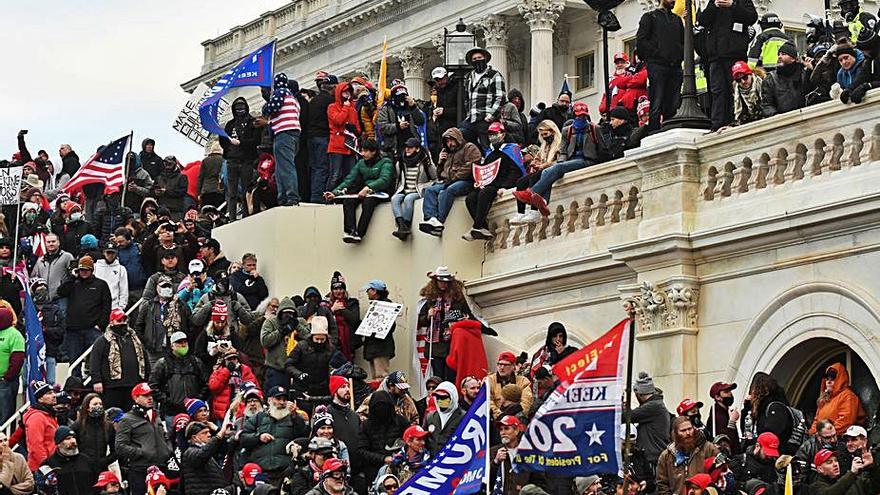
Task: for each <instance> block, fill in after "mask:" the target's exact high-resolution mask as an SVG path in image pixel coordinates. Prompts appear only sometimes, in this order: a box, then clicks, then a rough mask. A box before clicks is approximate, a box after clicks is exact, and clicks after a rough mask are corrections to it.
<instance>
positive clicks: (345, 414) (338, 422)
mask: <svg viewBox="0 0 880 495" xmlns="http://www.w3.org/2000/svg"><path fill="white" fill-rule="evenodd" d="M355 407H357V405H355ZM327 412H328V413H330V416H332V417H333V436H334V437H335V438H336V439H337V440H339V441H341V442H342V443H344V444H345V446H346V447H348V452H349V457H351V462H352V464H353V465H352V470H356V469H357V467H358V461H359V460H360V458H359V456H358V455H355V454H356V453H357V451H358V448H359V445H360V444H359V442H360V438H359V434H360V429H361V420H360V417H359V416H358V415H357V413H356V412H354V411H352V410H351V409H350V408H349V407H348V405H345V406H343V405H340V404H337V403H336V402H331V403H330V405H329V406H327Z"/></svg>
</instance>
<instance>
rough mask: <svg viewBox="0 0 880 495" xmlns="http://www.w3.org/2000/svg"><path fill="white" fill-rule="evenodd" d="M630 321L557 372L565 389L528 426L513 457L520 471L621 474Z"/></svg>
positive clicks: (559, 388)
mask: <svg viewBox="0 0 880 495" xmlns="http://www.w3.org/2000/svg"><path fill="white" fill-rule="evenodd" d="M631 330H632V329H631V320H628V319H627V320H624V321H622V322H620V323H618V324H617V325H616V326H615V327H614V328H612V329H611V330H609V331H608V332H607V333H605V334H604V335H602V336H601V337H599V338H598V339H597V340H596V341H594V342H592V343H591V344H589V345H587V346H586V347H584V348H583V349H581V350H580V351H578V352H576V353H574V354H572V355H571V356H569V357H568V358H566V359H565V360H563V361H561V362H560V363H559V364H558V365H557V366H556V367H554V368H553V372H554V374H556V375H557V376H559V378H560V385H559V387H557V388H556V390H555V391H553V394H551V395H550V398H549V399H547V401H546V402H545V403H544V404H543V405H542V406H541V407H540V409H538V412H537V413H535V417H534V418H533V419H532V420H531V421H530V422H529V425H528V427H527V429H526V432H525V434H523V437H522V439H521V440H520V443H519V446H518V447H517V449H516V453H515V454H514V456H513V468H514V470H516V471H517V472H523V471H542V472H545V473H550V474H557V475H561V476H589V475H591V474H599V473H616V472H618V471H619V470H620V466H621V461H622V456H621V452H620V442H619V441H618V440H617V439H618V438H619V436H618V428H620V419H621V409H622V406H623V404H622V401H623V390H624V373H625V371H626V360H627V347H626V346H627V342H628V335H629V333H628V332H630V331H631Z"/></svg>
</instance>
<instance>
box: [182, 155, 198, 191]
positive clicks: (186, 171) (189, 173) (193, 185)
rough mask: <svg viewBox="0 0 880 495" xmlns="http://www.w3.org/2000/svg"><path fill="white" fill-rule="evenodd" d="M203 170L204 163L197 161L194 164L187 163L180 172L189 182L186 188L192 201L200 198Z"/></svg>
mask: <svg viewBox="0 0 880 495" xmlns="http://www.w3.org/2000/svg"><path fill="white" fill-rule="evenodd" d="M201 169H202V161H201V160H196V161H194V162H189V163H187V164H186V165H185V166H184V167H183V170H182V171H181V172H180V173H182V174H183V175H185V176H186V180H188V181H189V183H188V184H187V188H186V194H188V195H189V197H191V198H192V199H194V200H195V199H196V198H197V197H199V171H200V170H201Z"/></svg>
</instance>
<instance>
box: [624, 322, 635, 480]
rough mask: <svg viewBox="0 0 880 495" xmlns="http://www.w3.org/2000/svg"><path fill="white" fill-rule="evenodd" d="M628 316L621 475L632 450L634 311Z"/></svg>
mask: <svg viewBox="0 0 880 495" xmlns="http://www.w3.org/2000/svg"><path fill="white" fill-rule="evenodd" d="M627 313H628V314H629V323H628V324H627V325H628V326H629V332H628V333H629V335H628V340H629V343H628V349H627V352H626V397H625V398H626V400H625V404H626V407H625V408H624V410H623V411H624V421H626V429H625V430H624V432H625V433H624V434H625V435H626V436H625V437H624V444H623V474H624V475H626V469H627V466H628V465H629V458H630V451H631V450H632V440H631V438H630V432H631V431H632V414H631V412H632V407H631V406H632V378H633V351H634V349H635V344H636V329H635V326H636V324H635V319H634V318H635V309H634V308H629V310H628V311H627Z"/></svg>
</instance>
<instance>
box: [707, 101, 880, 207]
mask: <svg viewBox="0 0 880 495" xmlns="http://www.w3.org/2000/svg"><path fill="white" fill-rule="evenodd" d="M772 124H775V125H772ZM770 125H772V128H770V129H766V128H767V127H768V126H770ZM751 126H754V127H751ZM750 127H751V128H750ZM765 130H766V131H769V132H765ZM749 131H751V132H749ZM730 132H731V133H732V134H731V136H729V137H730V138H733V139H734V140H735V141H729V140H726V139H724V138H725V136H724V133H722V134H721V135H720V136H719V137H718V138H717V139H713V138H709V137H707V138H705V140H704V142H705V144H706V146H701V162H702V165H701V188H700V196H701V199H702V200H703V201H710V202H717V201H724V200H725V199H726V198H730V197H738V196H741V195H744V194H748V193H755V192H757V191H761V190H762V189H773V188H776V187H794V186H796V185H797V184H799V183H807V182H809V181H810V180H811V179H814V178H819V177H826V176H830V175H832V174H835V173H838V172H841V171H845V170H847V169H851V168H853V167H858V166H861V165H866V164H868V163H869V162H873V161H878V160H880V98H878V97H877V95H874V97H873V98H872V99H871V101H868V102H866V103H865V104H863V105H860V106H848V107H844V106H843V105H841V103H840V102H837V101H832V102H828V103H824V104H822V105H819V106H817V107H811V108H807V109H804V110H801V111H799V112H791V113H790V114H785V115H780V116H776V117H774V118H772V119H767V120H764V121H761V122H758V123H755V124H752V125H750V126H744V127H743V128H740V129H734V130H732V131H730Z"/></svg>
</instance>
